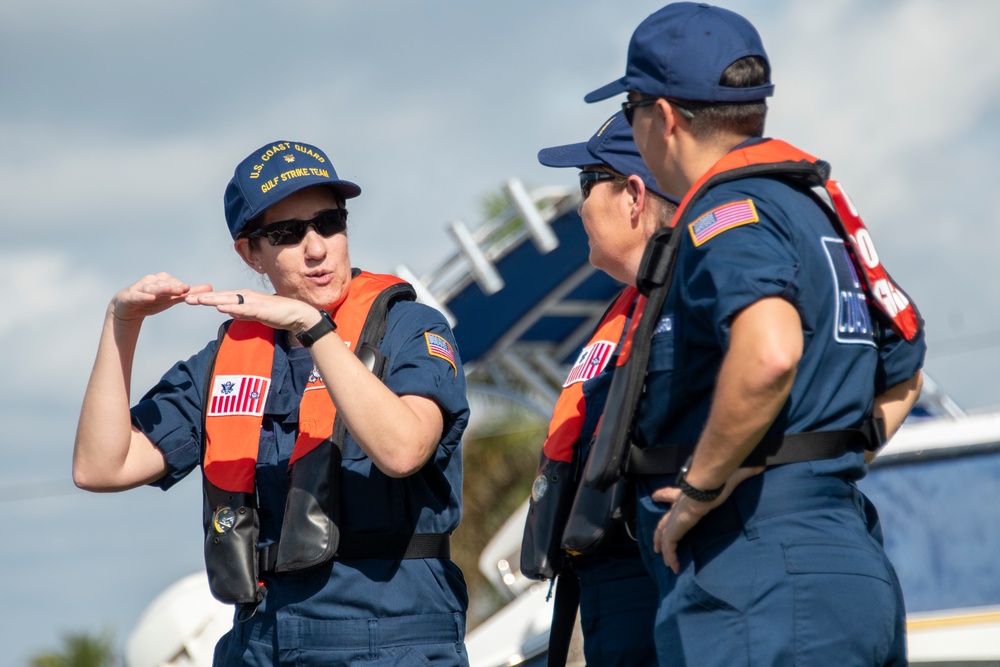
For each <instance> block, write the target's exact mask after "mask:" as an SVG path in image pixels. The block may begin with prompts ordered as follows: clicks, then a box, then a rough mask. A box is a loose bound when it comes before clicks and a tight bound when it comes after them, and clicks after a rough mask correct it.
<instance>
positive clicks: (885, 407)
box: [865, 371, 924, 463]
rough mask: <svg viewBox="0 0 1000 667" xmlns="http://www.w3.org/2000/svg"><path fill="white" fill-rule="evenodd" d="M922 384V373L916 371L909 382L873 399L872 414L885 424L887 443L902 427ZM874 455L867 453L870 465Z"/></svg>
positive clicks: (901, 383)
mask: <svg viewBox="0 0 1000 667" xmlns="http://www.w3.org/2000/svg"><path fill="white" fill-rule="evenodd" d="M923 384H924V376H923V373H922V372H921V371H917V372H916V373H915V374H914V375H913V377H911V378H910V379H909V380H906V381H905V382H900V383H899V384H897V385H896V386H894V387H892V388H891V389H889V390H887V391H885V392H884V393H882V394H879V395H878V396H876V397H875V406H874V408H873V410H872V414H873V415H874V416H876V417H881V418H882V420H883V421H884V422H885V439H886V440H887V441H888V440H889V439H890V438H891V437H892V436H893V435H895V434H896V431H898V430H899V427H900V426H902V425H903V420H904V419H906V415H908V414H910V409H911V408H912V407H913V404H914V403H916V402H917V399H918V398H920V390H921V388H922V387H923ZM876 454H877V452H867V453H866V454H865V458H866V459H867V460H868V462H869V463H870V462H871V461H872V459H874V458H875V455H876Z"/></svg>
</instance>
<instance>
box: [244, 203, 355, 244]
mask: <svg viewBox="0 0 1000 667" xmlns="http://www.w3.org/2000/svg"><path fill="white" fill-rule="evenodd" d="M309 227H312V228H314V229H315V230H316V233H317V234H319V235H320V236H322V237H323V238H329V237H331V236H333V235H334V234H339V233H340V232H342V231H344V230H345V229H347V209H346V208H332V209H330V210H328V211H321V212H320V213H318V214H317V215H316V217H315V218H313V219H312V220H281V221H280V222H272V223H271V224H269V225H264V226H263V227H261V228H260V229H255V230H254V231H252V232H250V233H249V234H247V235H246V238H248V239H252V238H257V237H260V236H263V237H265V238H266V239H267V242H268V243H269V244H271V245H292V244H297V243H301V242H302V239H304V238H305V236H306V232H307V231H308V229H309Z"/></svg>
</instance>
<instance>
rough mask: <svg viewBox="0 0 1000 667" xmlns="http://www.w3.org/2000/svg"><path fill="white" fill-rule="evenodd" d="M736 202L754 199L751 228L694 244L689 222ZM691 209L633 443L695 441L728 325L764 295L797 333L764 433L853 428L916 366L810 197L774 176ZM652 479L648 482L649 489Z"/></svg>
mask: <svg viewBox="0 0 1000 667" xmlns="http://www.w3.org/2000/svg"><path fill="white" fill-rule="evenodd" d="M746 200H751V201H752V202H753V206H754V209H755V210H756V214H757V217H758V218H759V219H758V220H757V221H756V222H748V223H746V224H740V225H735V226H732V227H730V228H728V229H725V230H724V231H722V232H720V233H718V234H717V235H715V236H712V237H710V238H707V239H704V238H703V239H701V240H700V242H699V243H698V244H697V245H696V244H695V240H694V238H693V234H692V232H691V231H690V230H689V226H690V225H692V224H696V223H697V221H698V220H699V219H700V218H701V216H703V215H705V214H706V213H709V212H711V211H714V210H715V209H717V208H719V207H721V206H725V205H727V204H730V203H733V202H741V201H746ZM691 213H692V214H691V215H690V216H688V217H687V222H686V223H685V224H684V227H683V228H681V229H678V230H677V231H678V233H680V234H682V235H683V237H682V239H681V242H680V247H679V250H678V262H677V267H676V273H675V275H674V280H673V285H672V287H671V289H670V292H669V293H668V295H667V299H666V302H665V304H664V307H663V309H662V312H661V313H660V321H659V323H658V326H657V327H656V334H655V335H654V338H653V341H652V348H651V354H650V359H649V365H648V369H649V373H648V376H647V391H646V394H645V398H644V400H643V402H642V404H641V405H640V411H639V415H638V429H637V431H638V437H639V439H640V444H641V445H642V446H647V447H649V446H660V445H668V444H682V443H690V444H693V443H695V442H696V441H697V440H698V437H699V435H700V434H701V431H702V429H703V427H704V425H705V422H706V420H707V418H708V410H709V405H710V403H711V399H712V392H713V389H714V386H715V380H716V377H717V376H718V372H719V368H720V365H721V363H722V358H723V356H724V354H725V353H726V350H727V349H728V346H729V332H730V325H731V323H732V321H733V318H734V317H735V316H736V315H737V314H738V313H739V312H740V311H741V310H743V309H744V308H746V307H747V306H750V305H752V304H754V303H756V302H757V301H760V300H761V299H765V298H768V297H778V298H782V299H785V300H786V301H788V302H789V303H790V304H792V305H793V306H794V307H795V309H796V310H797V311H798V314H799V317H800V318H801V320H802V329H803V337H804V348H803V352H802V358H801V360H800V361H799V364H798V371H797V374H796V377H795V382H794V384H793V386H792V390H791V394H790V396H789V399H788V402H787V403H786V405H785V407H784V409H783V410H782V411H781V413H780V414H779V415H778V417H777V419H776V420H775V422H774V424H773V425H772V428H771V431H770V433H771V434H781V433H799V432H806V431H825V430H833V429H844V428H851V427H855V426H858V425H859V424H860V423H861V421H862V420H863V419H864V418H865V417H866V416H868V415H869V414H870V412H871V406H872V401H873V399H874V397H875V396H876V395H877V393H880V392H882V391H885V389H887V388H889V387H891V386H894V385H896V384H898V383H900V382H903V381H905V380H907V379H909V378H910V377H912V376H913V375H914V374H915V373H916V372H917V371H918V370H919V369H920V368H921V366H922V364H923V357H924V352H925V349H926V347H925V345H924V342H923V337H922V334H921V338H920V339H919V340H918V341H916V342H915V343H914V344H909V343H906V342H904V341H901V340H900V339H899V338H898V337H897V336H896V335H895V334H893V333H892V332H891V331H888V328H887V327H885V329H886V331H885V332H881V333H878V334H877V333H876V327H874V326H873V322H872V316H871V315H870V314H869V312H868V310H867V308H865V307H862V306H863V305H864V295H863V290H862V288H861V286H860V282H859V281H858V278H857V275H856V273H855V270H854V268H853V266H852V265H851V263H850V260H849V259H848V256H847V252H846V249H845V247H844V243H843V241H841V240H840V238H839V237H838V236H837V234H836V232H835V231H834V229H833V226H832V224H831V222H830V221H829V219H828V218H827V215H826V213H825V212H824V211H823V210H822V209H820V208H819V206H818V205H817V203H816V202H815V201H814V200H813V199H811V198H810V196H809V195H808V194H806V193H805V192H802V191H801V190H798V189H796V188H795V187H793V186H791V185H789V184H786V183H784V182H781V181H778V180H775V179H770V178H745V179H740V180H736V181H730V182H728V183H723V184H720V185H718V186H715V187H713V188H712V189H711V190H709V192H708V193H707V194H706V195H705V196H704V197H703V198H702V199H700V200H698V201H697V202H696V203H695V207H694V209H693V210H692V212H691ZM723 407H724V406H723ZM802 465H806V466H810V467H811V468H812V471H813V473H815V474H838V475H843V476H846V477H847V478H857V477H860V476H861V475H863V474H864V470H865V465H864V461H863V457H862V455H861V454H856V453H850V454H846V455H845V456H843V457H841V458H840V459H836V460H831V461H813V462H809V463H807V464H802ZM672 481H673V480H669V482H670V483H672ZM662 482H664V480H656V481H653V482H652V484H651V488H657V486H662V485H663V484H662Z"/></svg>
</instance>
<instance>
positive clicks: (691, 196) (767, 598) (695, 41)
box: [585, 2, 926, 667]
mask: <svg viewBox="0 0 1000 667" xmlns="http://www.w3.org/2000/svg"><path fill="white" fill-rule="evenodd" d="M770 74H771V67H770V62H769V60H768V57H767V54H766V52H765V51H764V47H763V44H762V42H761V39H760V36H759V34H758V33H757V31H756V29H755V28H754V27H753V26H752V25H751V24H750V22H749V21H747V20H746V19H745V18H743V17H742V16H740V15H738V14H736V13H734V12H731V11H728V10H725V9H720V8H717V7H713V6H710V5H707V4H696V3H688V2H682V3H673V4H669V5H667V6H665V7H663V8H662V9H660V10H659V11H657V12H655V13H653V14H652V15H650V16H649V17H648V18H647V19H645V20H644V21H643V22H642V23H641V24H640V25H639V26H638V27H637V28H636V30H635V32H634V33H633V35H632V39H631V42H630V44H629V50H628V62H627V66H626V73H625V76H623V77H621V78H620V79H617V80H615V81H613V82H611V83H610V84H607V85H606V86H604V87H602V88H600V89H598V90H595V91H593V92H592V93H590V94H588V95H587V96H586V97H585V100H586V101H588V102H593V101H597V100H602V99H606V98H608V97H611V96H614V95H618V94H622V93H626V94H627V95H628V97H627V101H626V102H625V103H623V105H622V106H623V112H624V114H625V116H626V118H627V120H628V121H629V123H630V124H631V125H632V127H633V136H634V139H635V142H636V145H637V147H638V149H639V152H640V154H641V155H642V157H643V160H644V161H645V163H646V165H647V166H648V167H649V169H650V171H652V173H653V175H654V176H655V178H656V182H657V184H658V185H659V186H660V188H661V189H662V191H663V192H666V193H670V194H673V195H675V196H677V197H679V198H681V199H682V203H681V205H680V208H679V210H678V213H677V215H676V217H675V228H674V233H675V234H679V235H680V236H679V237H677V239H678V246H677V255H676V267H675V270H674V274H673V279H672V282H671V283H670V287H669V290H668V291H667V292H666V297H665V301H664V303H663V306H662V308H661V309H660V310H659V311H658V312H655V313H652V315H651V316H653V317H656V318H658V319H657V321H656V323H657V326H656V328H655V333H654V335H653V337H652V340H651V343H650V348H649V350H650V351H649V357H648V361H647V365H646V374H645V390H644V393H643V395H642V399H641V401H640V403H639V406H638V410H637V412H636V414H635V426H634V429H633V432H632V437H633V442H634V443H635V444H636V446H637V447H639V448H641V449H646V450H653V449H655V448H660V447H677V448H682V451H683V454H684V456H682V457H676V458H677V460H680V461H685V460H686V463H683V464H681V465H679V466H678V469H673V470H661V471H659V474H651V475H645V476H642V477H640V479H639V481H638V491H637V494H638V499H637V502H638V509H637V513H638V519H637V520H638V530H639V546H640V550H641V552H642V554H643V557H644V559H645V562H646V563H647V565H649V566H650V567H651V568H652V571H653V574H654V577H655V578H656V580H657V584H658V596H659V609H658V612H657V617H656V627H655V630H654V634H655V641H656V646H657V652H658V658H659V661H660V664H661V665H699V666H700V667H703V666H706V665H726V666H732V665H786V664H796V665H806V664H831V663H832V662H836V663H837V664H850V665H902V664H905V663H906V646H905V633H904V627H905V626H904V606H903V599H902V592H901V590H900V587H899V582H898V580H897V578H896V575H895V572H894V570H893V567H892V565H891V563H890V562H889V560H888V558H887V556H886V554H885V551H884V549H883V546H882V535H881V528H880V526H879V523H878V517H877V513H876V511H875V508H874V507H873V506H872V504H871V502H870V501H869V500H868V499H867V498H866V497H865V496H864V495H863V494H862V493H861V492H860V491H859V490H858V488H857V486H856V485H855V482H856V480H858V479H859V478H860V477H862V476H863V475H864V474H865V473H866V471H867V461H868V460H870V458H871V457H872V456H873V455H874V451H875V450H877V448H878V447H879V446H881V444H883V442H884V437H885V436H890V437H891V435H892V434H893V433H894V432H895V431H896V429H897V428H898V427H899V426H900V424H901V423H902V421H903V419H904V418H905V416H906V414H907V413H908V412H909V409H910V408H911V406H912V405H913V403H914V402H915V401H916V399H917V397H918V395H919V391H920V386H921V370H920V369H921V367H922V364H923V359H924V354H925V351H926V346H925V345H924V341H923V330H922V321H921V320H920V317H919V314H918V313H917V312H916V310H915V307H914V306H913V304H912V302H911V301H910V300H909V298H908V297H907V296H906V295H905V293H903V292H902V290H901V289H899V288H898V286H897V285H895V283H893V282H892V280H891V278H889V277H888V274H887V273H885V271H884V267H882V266H881V263H880V262H879V260H878V257H877V254H876V253H874V246H872V245H870V244H868V243H867V242H868V241H870V234H869V233H868V231H867V230H866V229H865V228H864V226H863V223H860V220H859V219H857V214H856V212H855V211H854V210H853V206H852V205H850V204H849V202H848V201H847V199H846V195H844V193H843V190H842V188H841V187H840V186H839V184H837V183H836V182H835V181H833V180H831V179H829V165H828V164H826V163H824V162H822V161H820V160H817V159H816V158H814V157H812V156H810V155H808V154H806V153H803V152H802V151H800V150H798V149H796V148H794V147H792V146H790V145H788V144H786V143H784V142H780V141H777V140H772V139H765V138H763V129H764V119H765V115H766V108H767V107H766V103H765V99H766V98H767V97H769V96H771V94H772V92H773V85H772V84H771V79H770ZM834 211H835V212H834ZM859 240H860V241H862V243H861V244H860V245H859V244H858V241H859ZM818 434H821V435H818ZM688 452H691V454H690V458H687V453H688Z"/></svg>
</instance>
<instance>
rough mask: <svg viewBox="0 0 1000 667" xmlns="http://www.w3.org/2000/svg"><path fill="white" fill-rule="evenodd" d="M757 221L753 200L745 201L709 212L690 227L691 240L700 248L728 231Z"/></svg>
mask: <svg viewBox="0 0 1000 667" xmlns="http://www.w3.org/2000/svg"><path fill="white" fill-rule="evenodd" d="M757 220H758V218H757V209H756V208H754V205H753V200H752V199H744V200H743V201H737V202H733V203H731V204H725V205H723V206H720V207H719V208H716V209H713V210H711V211H709V212H708V213H706V214H705V215H703V216H701V217H700V218H698V219H697V220H695V221H694V222H692V223H691V224H690V225H688V230H690V232H691V240H692V241H694V244H695V245H696V246H699V245H701V244H702V243H704V242H705V241H707V240H709V239H710V238H712V237H714V236H718V235H719V234H721V233H722V232H724V231H726V230H727V229H732V228H733V227H739V226H740V225H746V224H749V223H751V222H757Z"/></svg>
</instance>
